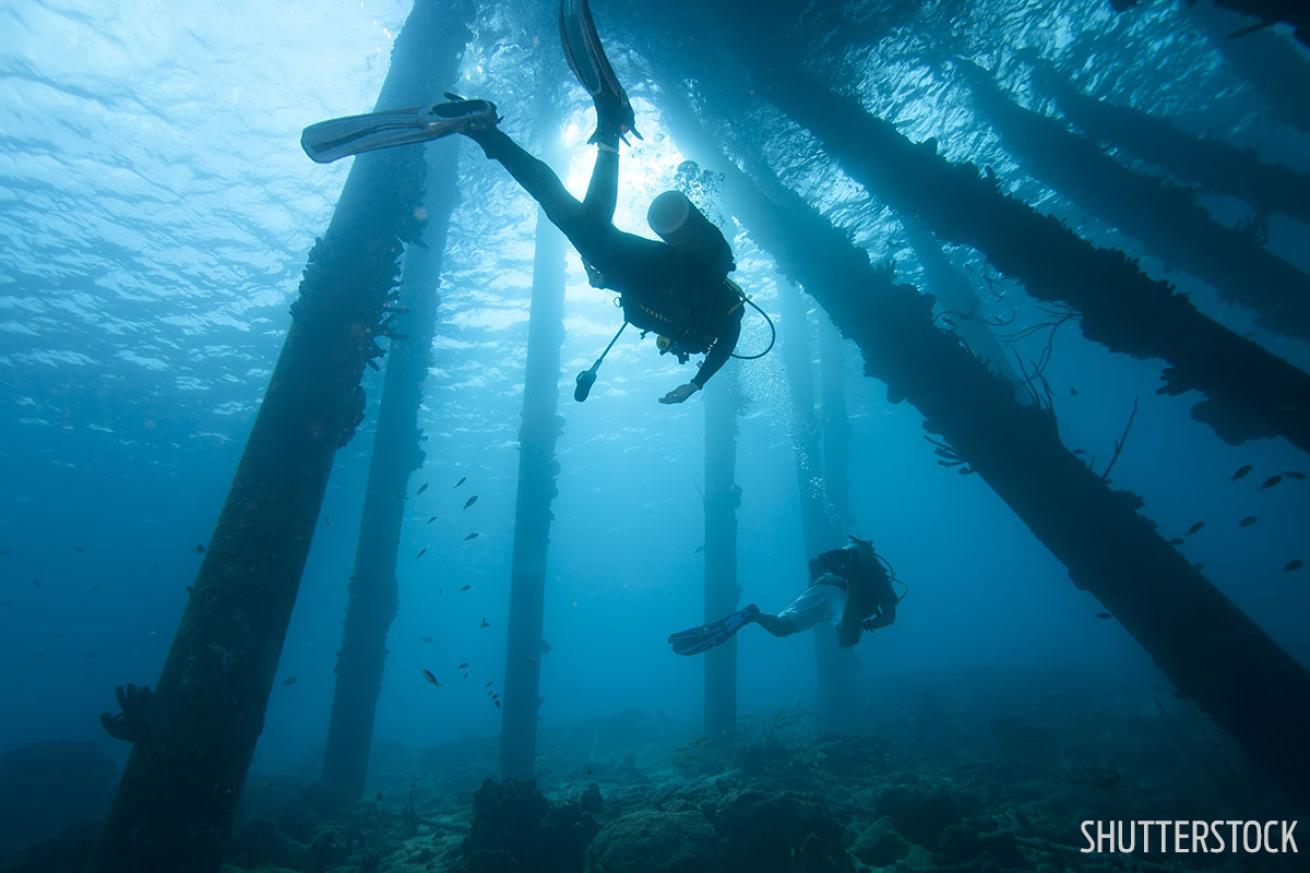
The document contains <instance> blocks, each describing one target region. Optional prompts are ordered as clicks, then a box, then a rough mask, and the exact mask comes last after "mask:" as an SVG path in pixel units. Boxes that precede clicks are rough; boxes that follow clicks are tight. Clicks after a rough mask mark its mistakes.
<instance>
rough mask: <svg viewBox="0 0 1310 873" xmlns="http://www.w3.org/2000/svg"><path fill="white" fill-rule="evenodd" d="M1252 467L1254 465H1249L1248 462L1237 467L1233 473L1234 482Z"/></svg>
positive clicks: (1252, 468)
mask: <svg viewBox="0 0 1310 873" xmlns="http://www.w3.org/2000/svg"><path fill="white" fill-rule="evenodd" d="M1254 469H1255V467H1253V466H1251V465H1250V464H1245V465H1243V466H1241V467H1238V468H1237V472H1236V473H1234V474H1233V481H1234V482H1236V481H1237V480H1238V479H1241V478H1242V477H1243V476H1245V475H1247V474H1248V473H1250V472H1251V471H1252V470H1254Z"/></svg>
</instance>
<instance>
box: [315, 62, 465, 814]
mask: <svg viewBox="0 0 1310 873" xmlns="http://www.w3.org/2000/svg"><path fill="white" fill-rule="evenodd" d="M456 60H457V57H456V56H455V55H452V56H451V58H450V63H449V69H448V70H447V71H446V72H447V74H448V75H447V78H446V81H447V82H450V81H454V77H455V74H456V69H455V62H456ZM427 148H428V176H427V179H428V181H427V193H426V196H425V197H424V206H423V208H424V210H425V211H426V213H427V225H426V227H425V228H424V233H423V238H422V240H421V242H422V245H416V246H410V247H408V248H407V249H406V251H405V260H404V267H403V270H402V273H401V285H400V300H399V302H398V308H397V311H396V313H395V315H394V316H393V317H392V318H391V320H390V325H391V327H390V333H392V335H393V337H394V338H393V339H392V341H391V344H390V347H389V348H388V350H387V358H386V374H385V376H384V379H383V384H382V400H381V401H380V403H379V405H378V424H377V433H376V435H375V436H374V440H373V453H372V459H371V461H370V463H369V471H368V484H367V486H365V491H364V509H363V514H362V515H361V517H360V524H359V540H358V543H357V545H356V547H355V565H354V571H353V572H352V573H351V576H350V585H349V600H348V602H347V606H346V619H345V625H344V628H343V632H342V638H341V650H340V651H339V652H338V653H337V669H336V680H337V681H336V687H335V691H334V693H333V697H332V717H331V721H330V722H329V724H328V736H327V750H326V752H325V754H324V756H323V785H324V786H325V787H327V788H329V789H331V790H332V791H334V792H336V793H337V794H339V795H340V796H342V797H343V798H346V799H349V800H358V799H359V798H360V797H361V796H363V793H364V781H365V778H366V777H367V775H368V759H369V750H370V748H371V747H372V743H373V719H374V714H375V712H376V710H377V701H378V695H379V694H380V693H381V690H382V672H383V667H384V666H385V664H386V656H387V632H388V631H389V630H390V628H391V622H392V619H394V618H395V616H396V609H397V606H398V604H399V590H398V586H397V582H396V555H397V550H398V548H399V546H400V531H401V523H402V521H403V520H404V516H405V497H406V494H407V492H408V489H409V481H410V476H411V475H412V474H413V473H414V472H415V471H416V470H418V469H419V468H420V467H422V466H423V460H424V454H423V450H422V449H421V448H420V442H421V440H422V433H421V432H420V430H419V426H418V412H419V406H420V404H421V403H422V399H423V390H422V389H423V382H424V380H425V379H426V378H427V374H428V368H429V367H430V366H431V362H432V354H431V350H432V340H433V337H434V335H435V334H436V326H437V305H438V296H439V295H438V288H439V285H440V281H441V264H442V259H443V255H444V254H445V249H446V234H447V230H448V228H449V225H450V215H451V212H452V211H453V210H454V207H455V202H456V198H457V194H456V178H457V170H458V165H457V161H458V157H459V149H458V148H457V142H456V140H454V139H448V140H443V141H441V142H436V143H432V144H431V145H429V146H428V147H427Z"/></svg>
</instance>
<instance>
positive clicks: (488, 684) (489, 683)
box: [482, 679, 494, 688]
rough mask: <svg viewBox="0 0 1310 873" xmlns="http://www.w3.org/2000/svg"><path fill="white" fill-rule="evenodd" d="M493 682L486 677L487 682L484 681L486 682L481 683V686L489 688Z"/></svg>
mask: <svg viewBox="0 0 1310 873" xmlns="http://www.w3.org/2000/svg"><path fill="white" fill-rule="evenodd" d="M493 684H494V683H493V682H492V681H491V680H490V679H488V680H487V682H486V684H485V685H483V686H482V687H483V688H490V687H491V686H492V685H493Z"/></svg>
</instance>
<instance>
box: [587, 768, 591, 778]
mask: <svg viewBox="0 0 1310 873" xmlns="http://www.w3.org/2000/svg"><path fill="white" fill-rule="evenodd" d="M587 775H588V776H590V775H591V768H590V767H588V768H587Z"/></svg>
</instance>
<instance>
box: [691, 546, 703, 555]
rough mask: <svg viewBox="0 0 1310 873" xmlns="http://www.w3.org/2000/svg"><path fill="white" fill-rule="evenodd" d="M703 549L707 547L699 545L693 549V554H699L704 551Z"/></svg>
mask: <svg viewBox="0 0 1310 873" xmlns="http://www.w3.org/2000/svg"><path fill="white" fill-rule="evenodd" d="M703 551H705V547H704V546H697V547H696V550H695V551H693V552H692V554H693V555H699V554H700V553H701V552H703Z"/></svg>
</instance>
